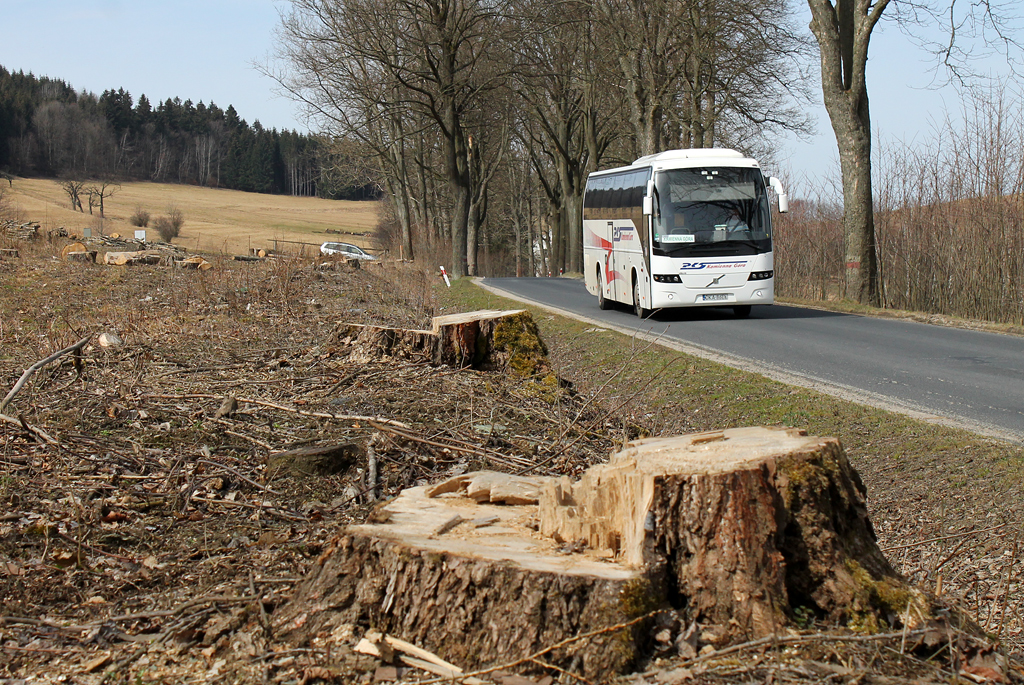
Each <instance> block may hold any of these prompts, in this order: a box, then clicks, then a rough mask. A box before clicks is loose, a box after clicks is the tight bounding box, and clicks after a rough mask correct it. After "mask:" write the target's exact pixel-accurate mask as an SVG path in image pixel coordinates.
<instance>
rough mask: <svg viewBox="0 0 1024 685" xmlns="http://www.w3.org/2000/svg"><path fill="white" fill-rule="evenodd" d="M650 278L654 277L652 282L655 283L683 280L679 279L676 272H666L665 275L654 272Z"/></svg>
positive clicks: (679, 281) (680, 281)
mask: <svg viewBox="0 0 1024 685" xmlns="http://www.w3.org/2000/svg"><path fill="white" fill-rule="evenodd" d="M652 278H654V282H655V283H682V282H683V279H681V278H680V277H679V275H678V274H667V275H663V274H654V276H652Z"/></svg>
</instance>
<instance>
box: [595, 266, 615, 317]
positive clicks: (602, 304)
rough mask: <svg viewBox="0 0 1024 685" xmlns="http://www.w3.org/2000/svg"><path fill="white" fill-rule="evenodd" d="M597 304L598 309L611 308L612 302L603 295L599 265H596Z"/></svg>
mask: <svg viewBox="0 0 1024 685" xmlns="http://www.w3.org/2000/svg"><path fill="white" fill-rule="evenodd" d="M597 306H598V308H599V309H611V308H612V303H611V302H609V301H608V300H607V299H606V298H605V296H604V283H603V282H602V280H601V267H600V266H598V267H597Z"/></svg>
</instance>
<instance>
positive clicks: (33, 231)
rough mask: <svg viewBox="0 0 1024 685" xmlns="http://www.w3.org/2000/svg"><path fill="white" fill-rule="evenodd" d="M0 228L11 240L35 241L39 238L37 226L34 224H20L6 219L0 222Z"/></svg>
mask: <svg viewBox="0 0 1024 685" xmlns="http://www.w3.org/2000/svg"><path fill="white" fill-rule="evenodd" d="M0 228H2V229H3V232H4V235H5V236H7V237H8V238H10V239H11V240H35V239H36V238H38V237H39V224H38V223H35V222H20V221H15V220H13V219H7V220H5V221H3V222H0Z"/></svg>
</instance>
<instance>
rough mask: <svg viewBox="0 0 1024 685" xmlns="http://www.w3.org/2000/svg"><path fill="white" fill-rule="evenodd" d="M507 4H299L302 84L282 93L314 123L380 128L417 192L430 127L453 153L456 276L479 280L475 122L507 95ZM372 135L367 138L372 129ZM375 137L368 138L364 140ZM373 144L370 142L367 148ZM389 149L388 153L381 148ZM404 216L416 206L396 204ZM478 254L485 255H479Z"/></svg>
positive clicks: (285, 43) (289, 20)
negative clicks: (421, 141) (414, 153)
mask: <svg viewBox="0 0 1024 685" xmlns="http://www.w3.org/2000/svg"><path fill="white" fill-rule="evenodd" d="M504 4H505V2H504V0H499V1H498V2H486V3H485V2H476V1H474V0H296V1H295V2H294V3H293V10H292V13H291V14H290V15H288V16H287V17H285V19H284V21H283V24H282V29H281V34H280V38H281V46H282V52H283V54H284V56H285V57H286V59H288V61H289V62H290V64H291V67H292V69H293V70H294V75H293V76H292V77H290V78H283V77H282V78H281V79H280V81H281V82H282V84H283V85H284V86H285V87H286V88H287V89H288V90H289V91H290V92H291V93H293V94H294V95H296V96H297V97H299V98H300V99H301V100H302V101H304V102H305V103H307V105H309V106H310V107H311V109H312V111H313V113H314V114H316V115H320V116H322V117H324V118H326V119H327V120H328V121H330V122H332V123H334V124H336V125H339V126H340V127H341V128H342V130H347V131H349V132H356V131H358V130H360V128H361V127H360V126H359V125H358V124H362V123H372V124H373V125H374V127H375V129H374V130H375V131H376V133H377V134H384V135H379V139H378V140H377V141H375V142H376V144H377V146H378V148H379V151H380V153H381V155H380V157H381V160H382V162H383V163H384V165H385V167H386V169H385V170H386V171H388V172H390V173H391V175H392V178H393V179H394V180H395V181H396V182H397V184H398V185H397V188H399V189H407V188H408V186H409V184H408V182H407V177H408V175H407V173H404V172H403V170H402V168H400V167H401V166H404V165H405V164H406V160H405V154H404V153H405V149H404V148H405V143H406V140H407V139H408V136H409V135H410V134H413V133H414V130H406V124H407V123H411V124H412V127H413V128H414V127H415V126H418V125H423V124H424V123H425V122H429V124H430V126H431V128H432V130H433V132H434V133H436V134H437V135H438V136H439V138H440V140H441V141H442V143H443V148H444V176H445V179H446V180H447V185H448V194H449V196H450V197H449V199H450V202H451V217H450V223H449V226H450V230H449V238H450V240H451V245H452V259H453V262H454V263H453V264H452V266H451V272H452V273H453V274H454V275H456V276H461V275H466V274H467V273H468V272H469V249H470V246H469V244H468V236H469V223H470V221H471V217H472V213H473V211H474V210H473V206H474V198H475V196H476V195H477V194H478V193H476V192H475V191H477V190H478V188H477V187H476V186H474V183H479V182H481V181H483V179H484V178H486V175H480V174H474V172H473V169H472V165H473V161H472V151H471V149H470V145H469V138H470V135H471V132H470V130H469V129H468V127H467V126H468V125H467V117H469V116H470V112H471V111H472V110H473V108H474V107H481V106H484V105H483V100H484V98H485V96H486V95H487V94H489V93H493V92H494V91H495V90H497V89H500V88H502V87H504V81H505V78H506V74H507V73H508V70H509V68H510V67H512V66H514V65H513V64H511V62H510V61H509V60H507V59H503V55H504V54H505V51H504V50H502V49H500V47H499V46H500V43H501V41H502V36H503V29H504V28H507V26H508V24H507V23H505V22H504V21H503V19H504V17H505V7H504ZM363 130H364V131H365V129H363ZM364 135H365V134H364ZM367 139H368V138H367ZM385 141H386V144H384V145H381V143H384V142H385ZM396 207H397V208H399V210H400V214H401V213H402V212H403V211H405V210H404V209H403V208H404V207H408V197H400V198H399V200H398V202H396ZM474 249H475V246H474Z"/></svg>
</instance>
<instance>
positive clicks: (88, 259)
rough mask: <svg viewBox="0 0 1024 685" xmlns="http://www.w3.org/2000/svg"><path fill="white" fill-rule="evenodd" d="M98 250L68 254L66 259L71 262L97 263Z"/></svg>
mask: <svg viewBox="0 0 1024 685" xmlns="http://www.w3.org/2000/svg"><path fill="white" fill-rule="evenodd" d="M96 255H97V251H96V250H83V251H82V252H68V253H67V254H66V255H64V259H65V260H67V261H69V262H84V263H86V264H95V263H96Z"/></svg>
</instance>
